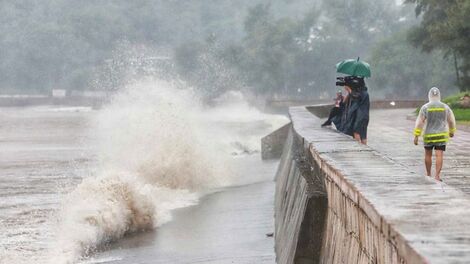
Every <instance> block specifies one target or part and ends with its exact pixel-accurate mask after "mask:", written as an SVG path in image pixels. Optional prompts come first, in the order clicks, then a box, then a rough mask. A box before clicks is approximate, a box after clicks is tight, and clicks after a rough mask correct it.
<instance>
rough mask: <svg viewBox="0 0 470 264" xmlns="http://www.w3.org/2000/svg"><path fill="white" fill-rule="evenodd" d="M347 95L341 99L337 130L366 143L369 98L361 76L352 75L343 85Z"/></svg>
mask: <svg viewBox="0 0 470 264" xmlns="http://www.w3.org/2000/svg"><path fill="white" fill-rule="evenodd" d="M345 88H346V90H347V91H348V95H347V96H346V98H345V100H344V101H343V105H342V106H341V108H342V118H341V125H340V126H339V128H338V130H339V131H341V132H343V133H345V134H347V135H350V136H352V137H354V139H356V140H357V141H358V142H360V143H362V144H365V145H367V127H368V125H369V109H370V100H369V93H368V92H367V87H366V85H365V82H364V78H362V77H353V78H351V79H349V80H348V81H347V82H346V85H345Z"/></svg>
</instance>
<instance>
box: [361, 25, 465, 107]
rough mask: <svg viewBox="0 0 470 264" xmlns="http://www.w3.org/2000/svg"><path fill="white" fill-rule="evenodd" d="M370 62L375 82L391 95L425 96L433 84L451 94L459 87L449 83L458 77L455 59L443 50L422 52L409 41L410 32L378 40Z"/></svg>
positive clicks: (378, 87) (373, 82)
mask: <svg viewBox="0 0 470 264" xmlns="http://www.w3.org/2000/svg"><path fill="white" fill-rule="evenodd" d="M370 63H371V65H373V69H374V78H372V86H373V87H375V91H376V92H380V93H382V94H383V95H385V96H386V97H387V98H403V97H406V98H423V97H425V96H426V95H427V92H428V90H429V88H430V87H433V86H437V87H439V88H440V89H441V90H442V91H443V93H447V94H449V93H453V92H455V90H456V88H455V87H454V86H449V84H451V83H452V81H453V78H454V75H453V71H452V63H451V62H450V61H449V60H447V59H443V58H442V55H441V54H440V53H439V52H432V53H430V54H424V53H421V52H420V51H419V50H418V49H417V48H414V47H413V46H412V45H410V44H409V43H408V42H407V41H406V32H399V33H397V34H394V35H392V36H390V37H389V38H386V39H384V40H382V41H380V42H378V43H377V45H376V46H375V47H374V48H373V50H372V53H371V57H370Z"/></svg>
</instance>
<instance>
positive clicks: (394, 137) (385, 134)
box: [368, 109, 470, 194]
mask: <svg viewBox="0 0 470 264" xmlns="http://www.w3.org/2000/svg"><path fill="white" fill-rule="evenodd" d="M413 111H414V109H397V110H375V111H372V112H371V121H370V125H369V133H368V134H369V135H368V137H369V146H370V147H372V148H373V149H375V150H377V151H379V152H381V153H382V154H385V155H386V156H387V157H388V158H390V159H392V160H394V161H396V162H397V163H400V164H403V165H405V166H406V167H408V168H409V169H411V170H412V171H414V172H417V173H419V174H421V175H426V173H425V168H424V148H423V142H422V138H420V144H419V146H415V145H414V144H413V137H414V136H413V129H414V124H415V123H414V120H409V119H407V116H408V115H410V114H411V113H412V112H413ZM469 155H470V132H468V131H463V130H462V129H458V130H457V132H456V134H455V137H454V138H452V139H451V140H450V142H449V143H448V145H447V150H446V152H445V153H444V166H443V169H442V172H441V179H442V180H443V181H444V182H445V183H446V184H448V185H450V186H453V187H455V188H457V189H460V190H462V191H464V192H465V193H467V194H470V159H469ZM434 171H435V167H434V163H433V168H432V175H434Z"/></svg>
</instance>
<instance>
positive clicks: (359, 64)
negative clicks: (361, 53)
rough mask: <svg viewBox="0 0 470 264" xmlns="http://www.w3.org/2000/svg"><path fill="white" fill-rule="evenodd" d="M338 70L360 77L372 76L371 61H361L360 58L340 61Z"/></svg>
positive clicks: (337, 66) (337, 65)
mask: <svg viewBox="0 0 470 264" xmlns="http://www.w3.org/2000/svg"><path fill="white" fill-rule="evenodd" d="M336 72H339V73H344V74H347V75H352V76H360V77H370V76H371V73H370V65H369V63H367V62H365V61H361V60H359V58H357V60H354V59H352V60H344V61H341V62H339V63H338V64H336Z"/></svg>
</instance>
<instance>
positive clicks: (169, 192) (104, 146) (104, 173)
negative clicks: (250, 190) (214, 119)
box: [52, 81, 230, 263]
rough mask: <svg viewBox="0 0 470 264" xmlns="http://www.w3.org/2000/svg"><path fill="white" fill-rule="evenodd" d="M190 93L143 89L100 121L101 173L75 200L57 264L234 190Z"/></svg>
mask: <svg viewBox="0 0 470 264" xmlns="http://www.w3.org/2000/svg"><path fill="white" fill-rule="evenodd" d="M202 113H203V111H202V109H201V107H200V105H199V103H198V100H197V97H195V95H194V94H192V93H191V92H190V90H179V89H176V88H173V87H172V85H171V84H169V83H166V82H160V81H158V82H147V83H139V84H135V85H132V86H130V87H128V88H127V89H126V90H125V91H123V92H121V93H120V94H118V95H116V96H115V97H114V99H113V100H112V102H111V103H110V104H109V105H108V106H106V107H105V108H104V109H103V110H101V111H100V113H99V114H98V116H97V118H96V120H95V122H96V125H95V126H94V130H93V132H94V133H95V136H96V138H97V142H98V143H97V144H98V147H97V149H98V151H99V153H98V157H99V164H100V168H99V169H98V171H99V172H98V174H97V175H96V176H91V177H89V178H86V179H85V180H83V182H82V183H81V184H80V185H79V186H77V188H76V189H75V190H74V191H73V192H72V193H70V194H69V195H68V197H67V199H66V201H65V202H64V205H63V209H62V211H61V214H60V229H59V233H60V234H59V237H58V246H57V247H55V248H56V249H57V250H58V252H54V254H53V255H54V258H53V259H52V261H53V263H74V262H76V261H77V260H79V259H80V258H82V257H84V256H87V255H88V254H89V253H90V252H91V251H93V250H94V249H96V248H97V247H99V246H100V245H101V244H102V243H105V242H108V241H113V240H116V239H119V238H121V237H123V236H124V235H125V234H127V233H131V232H137V231H143V230H148V229H152V228H155V227H157V226H159V225H161V224H163V223H165V222H166V221H168V220H170V217H171V215H170V212H171V210H173V209H175V208H179V207H183V206H188V205H190V204H193V203H195V202H197V198H198V192H199V191H204V190H207V189H209V188H213V187H219V186H223V185H228V184H230V178H229V175H230V172H229V171H227V168H224V169H222V168H223V166H224V163H226V162H225V160H224V159H225V158H226V157H227V158H228V157H229V156H228V154H227V155H225V153H227V151H225V152H224V151H223V150H221V149H220V148H218V147H217V146H220V144H219V143H220V142H218V139H217V138H216V137H214V135H215V134H214V133H209V132H208V131H207V130H208V129H210V126H208V124H207V123H205V121H204V119H203V118H201V116H202Z"/></svg>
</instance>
